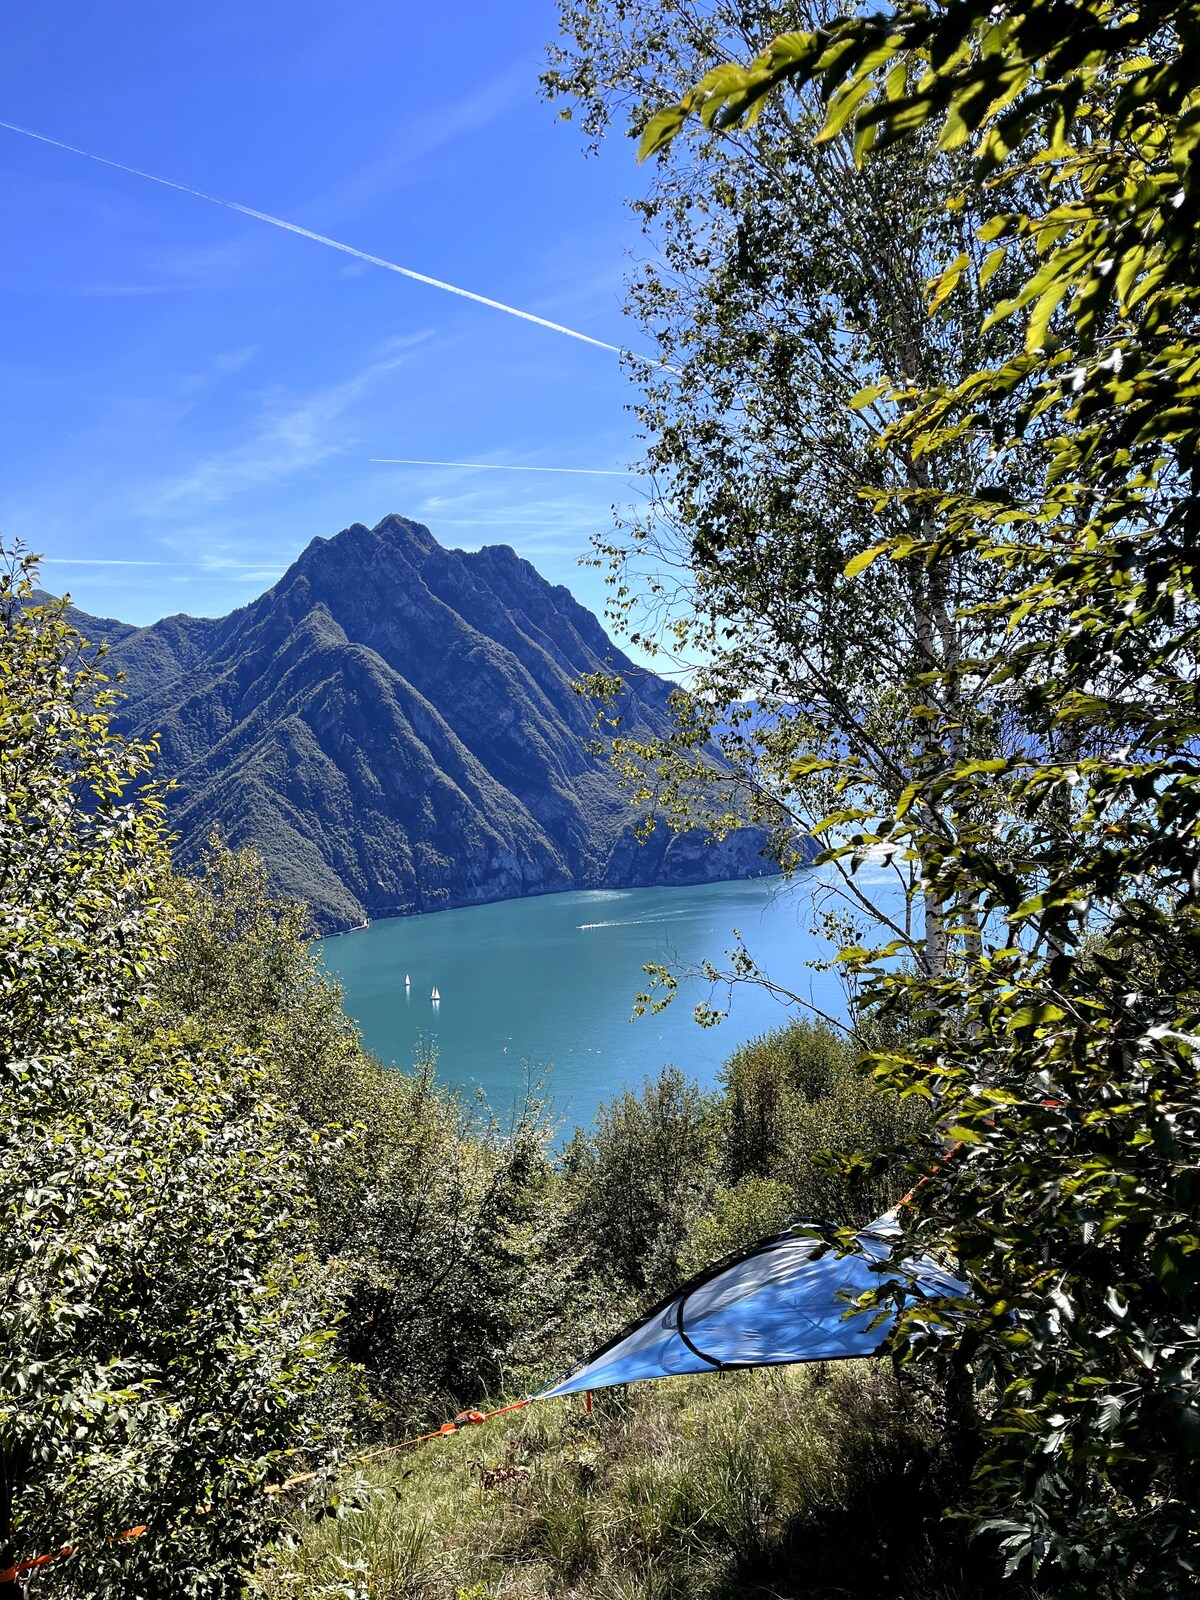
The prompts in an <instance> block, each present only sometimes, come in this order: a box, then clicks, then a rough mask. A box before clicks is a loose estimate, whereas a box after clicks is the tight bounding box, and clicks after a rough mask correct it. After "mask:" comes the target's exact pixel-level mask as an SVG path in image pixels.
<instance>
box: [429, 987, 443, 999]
mask: <svg viewBox="0 0 1200 1600" xmlns="http://www.w3.org/2000/svg"><path fill="white" fill-rule="evenodd" d="M429 998H430V999H431V1000H440V999H441V998H442V997H441V995H440V994H439V993H438V992H437V990H436V989H435V990H434V991H433V993H432V994H431V995H430V996H429Z"/></svg>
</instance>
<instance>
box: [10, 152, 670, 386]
mask: <svg viewBox="0 0 1200 1600" xmlns="http://www.w3.org/2000/svg"><path fill="white" fill-rule="evenodd" d="M0 128H7V129H8V131H9V133H20V134H24V136H25V138H27V139H36V140H37V141H38V143H39V144H48V145H53V147H54V148H55V149H56V150H67V151H69V152H70V153H71V155H73V156H83V157H84V158H85V159H86V160H88V161H98V162H99V163H100V165H101V166H103V167H115V168H116V170H117V171H118V172H127V173H129V174H130V176H131V177H134V178H146V179H147V180H148V181H149V182H150V183H160V184H162V186H163V188H164V189H176V190H178V192H179V193H180V194H190V195H193V196H194V197H195V198H196V199H197V200H207V201H208V203H209V205H212V206H222V207H223V208H224V209H225V210H226V211H237V212H240V213H241V215H242V216H243V217H254V218H255V219H256V220H257V221H259V222H269V223H270V224H271V226H272V227H273V228H283V229H284V230H285V231H286V232H288V233H295V234H299V236H300V238H302V239H312V240H313V241H314V243H316V244H323V245H327V246H328V247H329V249H330V250H340V251H341V252H342V254H343V255H347V256H353V257H354V258H355V260H356V261H366V262H367V263H369V265H371V266H373V267H383V268H384V270H385V271H387V272H398V273H399V274H400V276H401V277H402V278H412V279H413V281H414V282H416V283H424V284H428V285H429V287H430V288H431V289H442V290H444V291H445V293H446V294H456V295H459V296H460V297H461V298H462V299H463V300H474V301H475V303H476V304H477V305H481V306H488V307H489V308H490V309H491V310H492V311H503V312H504V313H505V315H506V316H510V317H520V318H521V320H522V321H523V322H533V323H536V325H537V326H538V327H539V328H549V330H550V331H551V333H564V334H566V336H567V338H568V339H581V340H582V341H583V343H584V344H594V345H596V346H598V347H599V349H601V350H611V351H612V352H613V354H614V355H618V356H623V355H628V354H630V352H629V351H627V350H626V349H624V348H623V346H621V345H619V344H609V343H608V342H607V341H606V340H604V339H593V338H592V336H591V334H590V333H580V332H579V330H578V329H577V328H568V327H565V326H564V325H563V324H562V323H561V322H550V321H549V320H548V319H547V318H546V317H538V316H535V315H534V313H533V312H532V311H521V310H519V309H518V308H517V307H516V306H509V305H505V303H504V301H503V300H492V299H490V298H489V297H488V296H487V295H486V294H476V293H475V292H474V291H473V290H472V289H460V288H459V286H458V285H457V284H456V283H444V282H443V281H442V279H441V278H431V277H429V276H428V275H427V274H426V273H424V272H414V271H413V269H412V268H411V267H401V266H398V265H397V264H396V262H394V261H385V260H384V258H383V257H382V256H373V255H370V254H369V253H368V252H367V251H366V250H356V249H355V248H354V246H353V245H349V244H342V242H341V241H340V240H339V239H330V238H328V237H327V236H326V235H325V234H323V233H314V232H313V231H312V229H311V228H302V227H300V225H299V223H296V222H285V221H284V219H283V218H282V217H273V216H272V215H271V213H270V212H269V211H256V210H255V209H254V207H253V206H243V205H239V204H238V202H237V201H236V200H222V199H220V198H219V197H218V196H217V195H215V194H205V192H204V190H203V189H193V188H192V187H191V185H190V184H187V183H176V182H175V181H174V179H172V178H160V177H159V176H158V174H157V173H155V172H143V171H142V170H141V168H140V167H127V166H126V165H125V163H124V162H123V161H111V160H109V158H108V157H107V156H98V155H94V154H93V153H92V151H90V150H81V149H80V148H79V146H78V145H74V144H65V143H64V142H63V140H61V139H51V138H50V137H49V136H48V135H47V134H44V133H35V132H34V131H33V129H32V128H22V127H19V126H18V125H17V123H15V122H0ZM656 364H657V363H656Z"/></svg>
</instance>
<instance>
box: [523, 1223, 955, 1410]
mask: <svg viewBox="0 0 1200 1600" xmlns="http://www.w3.org/2000/svg"><path fill="white" fill-rule="evenodd" d="M901 1237H902V1235H901V1231H900V1228H899V1225H898V1224H897V1222H896V1220H895V1214H894V1213H892V1212H889V1213H888V1215H887V1216H885V1217H881V1218H880V1219H879V1221H877V1222H873V1223H872V1224H871V1225H870V1226H869V1227H867V1228H864V1229H863V1230H862V1232H861V1233H859V1234H857V1235H855V1244H856V1249H855V1250H854V1252H853V1253H847V1254H839V1252H838V1250H837V1249H836V1248H834V1246H833V1245H832V1244H831V1243H830V1242H829V1241H828V1240H826V1239H824V1238H822V1237H821V1236H820V1234H817V1233H814V1230H813V1227H812V1225H811V1224H806V1225H797V1226H796V1227H795V1228H791V1229H789V1230H788V1231H787V1232H786V1233H779V1234H775V1235H774V1236H773V1237H771V1238H769V1239H764V1240H762V1241H761V1243H759V1244H757V1245H755V1246H754V1247H753V1249H751V1250H747V1251H745V1252H744V1253H743V1254H741V1255H739V1256H735V1257H732V1258H731V1259H730V1260H728V1261H725V1262H722V1263H720V1264H719V1265H717V1266H716V1267H713V1268H710V1269H709V1270H708V1271H707V1272H703V1273H700V1274H699V1275H698V1276H697V1277H695V1278H692V1279H690V1280H689V1282H687V1283H685V1284H684V1285H683V1286H682V1288H679V1289H677V1290H676V1291H675V1293H674V1294H672V1295H670V1296H669V1297H668V1298H667V1299H666V1300H664V1301H663V1302H662V1303H661V1304H660V1305H658V1306H656V1307H655V1308H654V1310H653V1311H651V1312H649V1313H648V1314H647V1316H645V1317H644V1318H643V1319H642V1320H641V1321H640V1322H638V1323H637V1324H636V1325H635V1326H633V1327H632V1328H628V1329H626V1331H625V1332H624V1333H620V1334H618V1335H617V1337H616V1338H615V1339H613V1340H611V1341H610V1342H609V1343H608V1344H606V1345H605V1346H604V1347H603V1348H602V1349H601V1350H598V1351H597V1352H596V1354H595V1355H594V1356H592V1357H591V1359H590V1360H589V1361H587V1362H586V1363H585V1364H584V1365H583V1366H582V1367H580V1368H579V1369H578V1370H577V1371H575V1372H573V1373H571V1375H570V1376H569V1377H567V1378H564V1379H563V1380H562V1382H561V1383H557V1384H555V1385H554V1386H553V1387H552V1388H549V1389H543V1390H542V1391H541V1392H540V1393H539V1394H538V1395H536V1396H535V1398H536V1399H539V1400H549V1399H552V1398H553V1397H554V1396H556V1395H564V1394H578V1393H579V1392H580V1391H582V1390H585V1389H604V1388H608V1387H610V1386H611V1385H612V1384H617V1383H635V1382H637V1381H638V1380H640V1379H643V1378H668V1377H675V1376H677V1375H679V1374H683V1373H694V1372H717V1371H725V1370H728V1369H730V1368H739V1367H766V1366H780V1365H783V1364H785V1363H789V1362H801V1361H838V1360H844V1359H846V1358H848V1357H854V1356H874V1355H878V1354H879V1353H880V1351H881V1349H882V1347H883V1344H884V1342H885V1340H886V1339H887V1336H888V1334H889V1333H890V1332H891V1330H892V1328H893V1326H894V1325H895V1320H896V1313H895V1311H894V1309H888V1308H881V1307H875V1308H873V1309H871V1310H867V1311H860V1310H852V1309H851V1306H850V1305H849V1303H848V1302H849V1301H851V1300H855V1299H857V1298H858V1296H860V1295H862V1294H865V1293H866V1292H867V1291H868V1290H870V1289H878V1288H879V1287H880V1286H881V1284H884V1285H891V1284H899V1285H900V1286H901V1287H902V1288H903V1290H904V1293H905V1294H906V1295H907V1296H908V1297H909V1298H910V1299H923V1298H934V1299H939V1300H940V1299H947V1298H949V1299H959V1298H961V1297H962V1296H963V1295H964V1294H965V1293H966V1292H967V1286H966V1284H965V1283H963V1282H962V1281H961V1280H959V1279H958V1278H955V1277H954V1276H953V1275H952V1274H950V1273H948V1272H946V1271H944V1270H943V1269H942V1268H941V1267H939V1266H938V1265H937V1264H936V1263H935V1262H933V1261H931V1260H928V1259H926V1258H922V1259H921V1260H918V1261H905V1262H903V1263H902V1264H901V1265H900V1266H899V1267H893V1266H892V1254H893V1250H894V1248H895V1246H896V1244H897V1243H898V1242H899V1240H900V1239H901Z"/></svg>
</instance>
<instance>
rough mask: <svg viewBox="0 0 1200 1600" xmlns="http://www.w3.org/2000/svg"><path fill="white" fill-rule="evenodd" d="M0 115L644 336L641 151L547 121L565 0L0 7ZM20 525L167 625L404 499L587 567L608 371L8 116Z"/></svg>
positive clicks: (476, 540)
mask: <svg viewBox="0 0 1200 1600" xmlns="http://www.w3.org/2000/svg"><path fill="white" fill-rule="evenodd" d="M0 15H2V17H3V29H4V38H5V50H4V52H3V56H2V57H0V118H2V119H3V120H4V121H5V122H9V123H15V124H19V125H21V126H23V127H26V128H29V129H32V130H34V131H36V132H38V133H40V134H43V135H46V136H48V137H49V138H51V139H56V140H61V141H63V142H65V143H68V144H72V145H77V146H79V147H81V148H82V149H84V150H88V151H91V152H94V153H95V154H97V155H100V156H104V157H107V158H109V159H110V160H113V161H116V162H120V163H124V164H126V165H128V166H132V167H138V168H141V169H143V170H144V171H147V172H151V173H155V174H159V175H161V176H162V177H164V178H168V179H171V180H174V181H175V182H178V183H181V184H185V185H190V186H192V187H194V188H197V189H200V190H203V191H205V192H207V193H208V194H211V195H215V196H218V197H220V198H222V199H225V200H230V201H234V202H237V203H240V204H243V205H247V206H250V207H253V208H255V209H257V210H261V211H264V212H268V213H271V214H273V215H275V216H278V217H282V218H285V219H287V220H288V221H290V222H293V223H295V224H297V225H299V226H301V227H303V228H308V229H311V230H313V231H315V232H319V233H322V234H326V235H329V236H331V237H333V238H335V239H337V240H340V241H344V242H345V243H347V244H349V245H352V246H354V247H356V248H358V249H360V250H363V251H366V252H369V253H371V254H374V255H378V256H381V257H384V258H386V259H388V260H390V261H393V262H396V263H399V264H401V265H404V266H406V267H410V268H413V269H415V270H417V271H419V272H423V273H426V274H429V275H430V276H433V277H437V278H441V279H445V280H447V281H449V282H451V283H454V284H458V285H462V286H463V287H465V288H468V289H471V290H474V291H477V292H479V293H482V294H484V295H487V296H490V297H492V298H495V299H498V300H502V301H507V302H509V303H511V304H513V305H516V306H519V307H521V308H523V309H526V310H528V311H531V312H533V313H535V314H537V315H540V316H543V317H545V318H548V319H550V320H553V321H556V322H560V323H564V324H567V325H569V326H571V327H573V328H576V329H578V330H579V331H581V332H583V333H586V334H588V335H591V336H592V337H594V338H597V339H601V340H605V341H609V342H611V343H613V344H617V345H620V344H624V343H626V342H628V341H630V340H631V339H633V338H634V337H635V330H634V329H633V327H632V325H631V324H630V323H629V321H628V319H626V318H625V317H624V316H623V315H622V312H621V304H622V280H623V276H624V273H625V271H626V270H627V266H628V258H627V253H628V252H629V251H631V250H633V251H637V250H638V249H639V248H640V241H639V237H638V234H637V229H636V225H635V223H634V221H633V219H632V218H631V217H630V216H629V215H628V213H627V211H626V210H625V207H624V204H623V199H624V197H625V196H627V195H630V194H634V193H636V192H638V190H639V188H640V186H641V185H642V183H643V182H644V179H643V177H642V176H641V175H640V174H639V171H638V169H637V167H636V165H635V162H634V157H633V147H632V145H631V144H630V143H629V142H627V141H625V140H616V141H611V142H610V145H609V147H608V148H607V149H606V150H605V151H603V152H602V153H601V155H600V157H599V158H594V159H591V160H587V159H585V158H584V157H583V155H582V154H581V152H580V142H579V137H578V135H577V134H576V133H575V132H574V131H573V130H572V128H571V127H570V126H568V125H564V124H562V123H559V122H558V121H557V120H556V117H555V113H554V110H553V109H552V108H550V107H548V106H546V105H544V104H542V103H541V102H540V101H539V98H538V93H537V74H538V71H539V67H540V65H541V51H542V47H543V45H544V42H545V40H546V39H547V38H548V37H549V36H550V35H551V34H552V32H553V30H554V26H555V14H554V9H553V7H552V5H551V4H549V3H547V0H501V3H500V4H495V3H493V4H485V3H481V0H466V3H463V0H460V3H458V4H456V5H454V6H446V5H440V6H438V5H433V6H430V5H417V4H414V3H412V0H351V3H349V4H344V5H338V6H333V5H330V4H329V3H328V0H320V3H318V0H252V3H247V0H202V3H201V0H171V3H169V4H164V3H163V0H106V3H105V4H103V5H97V4H96V3H95V0H56V3H55V4H54V5H53V6H29V5H27V4H19V3H16V0H2V3H0ZM0 167H2V173H0V227H2V230H3V241H4V242H3V249H2V250H0V281H2V283H3V294H2V296H0V308H2V309H0V317H2V319H3V327H2V330H0V333H2V338H0V373H2V381H0V395H2V396H3V407H4V412H3V418H2V425H3V433H2V436H3V441H4V443H3V449H4V470H3V473H2V474H0V532H2V533H3V534H4V536H5V537H6V538H9V539H12V538H20V539H22V540H24V541H25V542H26V543H27V544H28V545H30V546H32V547H33V548H34V549H37V550H39V551H42V552H43V553H44V554H45V556H46V558H47V565H46V567H45V568H44V572H43V580H44V582H45V584H46V587H47V588H52V589H55V590H63V589H69V591H70V592H71V594H72V596H73V597H74V599H75V601H76V603H77V604H78V605H80V606H81V607H82V608H83V609H85V610H88V611H93V612H97V613H100V614H102V615H108V616H117V617H120V618H122V619H124V620H127V621H131V622H139V623H141V622H148V621H151V620H153V619H154V618H156V617H159V616H162V615H164V614H167V613H170V612H174V611H189V612H192V613H194V614H200V615H218V614H222V613H224V612H226V611H229V610H231V609H232V608H233V607H235V606H237V605H241V604H244V603H245V602H246V601H248V600H250V599H252V598H253V597H254V596H255V595H256V594H258V593H260V592H261V591H262V590H263V589H264V588H266V587H267V586H268V585H269V584H271V583H272V582H274V581H275V579H276V578H278V577H279V575H280V574H281V573H282V572H283V570H284V569H285V567H286V566H287V565H288V563H289V562H290V561H292V560H293V559H294V558H295V556H296V555H297V554H298V553H299V552H300V550H302V549H303V547H304V546H305V545H306V544H307V543H308V541H309V540H310V539H311V538H312V537H313V536H314V535H316V534H321V535H326V536H328V535H330V534H333V533H335V532H337V530H338V529H339V528H342V527H344V526H346V525H347V524H349V523H351V522H366V523H369V524H373V523H375V522H377V521H378V520H379V519H380V518H381V517H382V516H384V515H386V514H387V513H388V512H392V511H395V512H399V513H401V514H402V515H406V516H411V517H414V518H416V519H417V520H419V521H421V522H425V523H427V524H428V525H429V527H430V528H431V529H432V530H433V532H434V534H435V536H436V537H437V538H439V539H440V540H441V541H442V543H444V544H447V545H458V546H462V547H464V548H467V549H474V548H478V547H479V546H480V545H483V544H496V543H503V544H511V545H512V546H513V547H514V548H515V549H516V550H517V551H518V552H520V553H521V554H522V555H525V556H527V557H528V558H529V559H530V560H531V561H533V562H534V563H535V565H537V567H538V568H539V569H540V570H541V571H542V572H543V573H544V574H545V575H546V576H547V577H548V578H550V579H551V580H553V581H554V582H559V583H566V584H568V585H569V586H570V587H571V588H572V589H573V590H574V591H575V593H576V594H577V595H579V597H580V598H581V599H582V600H583V601H584V603H585V604H587V605H590V606H591V607H592V609H593V610H595V611H599V610H600V609H601V608H602V605H603V594H602V585H601V580H600V578H599V576H598V575H596V574H593V573H591V572H588V571H586V570H583V569H580V568H579V566H578V564H577V563H578V558H579V556H580V555H581V554H583V553H585V551H586V549H587V545H588V538H589V535H590V534H592V533H593V532H595V531H605V530H606V529H607V528H608V527H609V525H610V511H609V507H610V505H611V504H612V502H613V501H614V500H628V499H629V498H630V497H631V496H632V495H635V494H636V492H637V491H636V487H635V486H632V485H630V484H629V482H628V481H627V480H625V479H623V478H621V477H604V476H575V475H570V474H566V473H527V472H508V471H486V470H466V469H463V468H435V467H400V466H381V465H375V464H373V463H372V458H374V457H406V458H416V459H420V460H432V461H454V462H492V463H504V464H506V465H509V466H549V467H557V468H563V467H572V468H590V469H616V470H618V471H621V470H623V469H624V468H625V467H626V466H627V465H628V464H629V463H630V461H632V460H633V459H635V458H636V456H637V445H636V442H635V440H634V438H633V425H632V421H631V419H630V417H629V415H628V413H627V410H626V407H627V405H628V402H629V400H630V398H631V390H630V386H629V381H628V379H627V378H626V377H625V375H624V374H623V372H622V370H621V367H620V364H619V361H618V359H617V357H616V356H615V355H613V354H611V353H610V352H608V351H606V350H602V349H598V348H595V347H593V346H590V345H587V344H583V343H580V342H578V341H577V340H574V339H569V338H566V337H564V336H562V335H561V334H557V333H554V332H551V331H548V330H546V329H544V328H541V327H538V326H534V325H532V324H530V323H528V322H523V321H518V320H517V319H515V318H512V317H508V316H505V315H503V314H501V313H499V312H496V311H494V310H490V309H488V308H486V307H484V306H481V305H477V304H473V303H471V302H469V301H466V300H463V299H460V298H455V297H453V296H451V295H448V294H446V293H443V292H441V291H438V290H435V289H433V288H430V287H427V286H425V285H422V284H418V283H415V282H412V281H409V280H407V279H405V278H403V277H399V276H397V275H395V274H394V273H390V272H386V271H383V270H381V269H379V268H377V267H374V266H370V265H367V264H366V263H364V262H362V261H360V260H358V259H356V258H353V257H351V256H347V255H345V254H340V253H338V252H336V251H334V250H331V249H329V248H327V247H324V246H322V245H319V244H316V243H314V242H312V241H310V240H308V239H304V238H300V237H297V236H296V235H294V234H290V233H287V232H284V231H282V230H280V229H277V228H274V227H271V226H270V225H268V224H266V223H264V222H260V221H257V220H254V219H252V218H249V217H246V216H243V215H239V214H236V213H234V212H231V211H228V210H225V209H222V208H219V207H217V206H214V205H209V204H206V203H205V202H204V201H202V200H199V199H196V198H193V197H192V196H190V195H186V194H183V193H179V192H177V191H174V190H171V189H168V188H164V187H161V186H159V185H157V184H154V183H151V182H148V181H147V180H146V179H144V178H139V177H135V176H132V175H130V174H127V173H125V172H121V171H118V170H116V169H114V168H113V167H108V166H103V165H99V164H97V163H95V162H93V161H88V160H85V159H82V158H81V157H80V156H78V155H72V154H70V153H68V152H66V151H64V150H60V149H57V148H54V147H52V146H50V145H47V144H42V143H38V142H35V141H34V140H32V139H29V138H26V137H23V136H22V135H20V134H17V133H13V132H8V131H5V130H3V129H0Z"/></svg>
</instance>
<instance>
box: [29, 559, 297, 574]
mask: <svg viewBox="0 0 1200 1600" xmlns="http://www.w3.org/2000/svg"><path fill="white" fill-rule="evenodd" d="M41 565H42V566H44V567H187V568H188V569H189V570H193V569H196V570H200V571H202V572H207V573H210V574H211V576H212V577H214V578H219V577H220V576H221V574H222V573H225V572H259V571H261V570H263V569H264V568H267V567H269V568H271V569H272V570H274V568H275V567H276V566H277V565H278V563H277V562H270V561H254V562H248V563H247V562H239V563H237V564H232V565H229V566H222V567H209V566H206V565H205V563H204V562H203V561H117V560H112V559H110V558H109V557H107V556H42V557H41Z"/></svg>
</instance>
